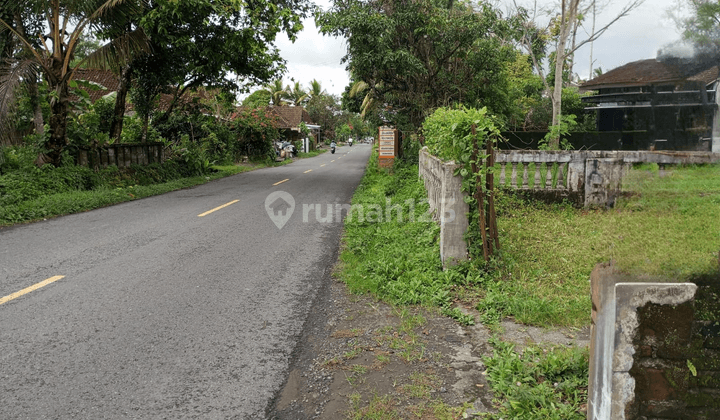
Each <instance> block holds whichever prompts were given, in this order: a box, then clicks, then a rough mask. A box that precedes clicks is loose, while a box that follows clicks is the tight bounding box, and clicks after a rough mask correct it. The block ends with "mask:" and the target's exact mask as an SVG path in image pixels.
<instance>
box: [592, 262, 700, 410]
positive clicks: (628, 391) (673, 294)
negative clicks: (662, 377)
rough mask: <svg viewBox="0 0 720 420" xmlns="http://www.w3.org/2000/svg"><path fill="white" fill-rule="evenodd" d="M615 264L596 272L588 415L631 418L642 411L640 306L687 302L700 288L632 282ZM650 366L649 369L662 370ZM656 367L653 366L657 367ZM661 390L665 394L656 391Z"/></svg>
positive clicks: (685, 284)
mask: <svg viewBox="0 0 720 420" xmlns="http://www.w3.org/2000/svg"><path fill="white" fill-rule="evenodd" d="M628 280H629V277H628V276H626V275H622V274H620V273H618V272H616V271H615V270H614V269H613V267H612V265H611V264H600V265H598V266H596V267H595V269H594V270H593V272H592V274H591V294H592V305H593V308H592V311H593V315H592V320H593V322H592V325H591V344H590V377H589V389H588V419H590V420H610V419H612V420H616V419H626V418H631V417H628V416H630V415H632V414H633V413H637V411H638V407H637V405H635V404H634V402H635V386H636V383H635V379H634V378H633V376H632V375H631V369H632V368H633V363H634V355H635V346H634V344H635V343H634V339H635V338H636V334H637V330H638V327H639V318H638V308H642V307H644V306H645V305H646V304H647V303H653V304H658V305H681V304H683V303H685V302H689V301H691V300H692V299H693V298H694V296H695V293H696V291H697V286H696V285H695V284H693V283H631V282H628ZM661 368H662V367H661V366H656V367H651V366H645V367H643V369H656V370H659V369H661ZM651 372H652V371H651ZM656 391H657V392H656V394H657V395H660V394H662V392H661V390H659V389H658V390H656Z"/></svg>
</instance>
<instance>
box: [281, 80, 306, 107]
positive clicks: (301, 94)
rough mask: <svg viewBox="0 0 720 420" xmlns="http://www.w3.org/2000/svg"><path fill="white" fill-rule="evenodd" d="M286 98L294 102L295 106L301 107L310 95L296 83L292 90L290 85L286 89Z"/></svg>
mask: <svg viewBox="0 0 720 420" xmlns="http://www.w3.org/2000/svg"><path fill="white" fill-rule="evenodd" d="M285 92H286V95H287V96H286V97H287V98H288V99H290V101H292V103H293V105H295V106H300V105H302V104H303V103H304V102H306V101H307V99H308V98H309V95H308V93H307V92H305V91H304V90H303V88H302V86H300V82H295V85H293V87H292V88H291V87H290V85H288V86H287V87H285Z"/></svg>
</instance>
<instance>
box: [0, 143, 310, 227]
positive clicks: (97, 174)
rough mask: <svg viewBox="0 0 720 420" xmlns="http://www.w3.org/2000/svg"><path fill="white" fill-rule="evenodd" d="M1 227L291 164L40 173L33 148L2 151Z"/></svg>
mask: <svg viewBox="0 0 720 420" xmlns="http://www.w3.org/2000/svg"><path fill="white" fill-rule="evenodd" d="M322 152H323V150H314V151H311V152H310V153H300V154H299V155H298V158H305V157H312V156H317V155H318V154H320V153H322ZM0 153H2V155H3V159H2V161H0V226H8V225H12V224H16V223H24V222H31V221H35V220H42V219H46V218H50V217H56V216H61V215H66V214H71V213H77V212H82V211H88V210H92V209H96V208H100V207H105V206H109V205H112V204H117V203H121V202H125V201H131V200H137V199H140V198H145V197H149V196H153V195H158V194H164V193H166V192H170V191H174V190H178V189H182V188H189V187H193V186H196V185H200V184H204V183H206V182H209V181H212V180H215V179H218V178H223V177H226V176H230V175H235V174H238V173H242V172H246V171H250V170H254V169H259V168H264V167H267V166H277V165H285V164H288V163H291V162H292V160H289V159H288V160H284V161H282V162H271V161H268V160H261V161H258V162H248V163H240V164H234V165H209V163H208V164H207V165H201V167H199V168H198V167H193V166H192V165H190V164H188V162H186V161H183V160H182V159H174V160H168V161H166V162H164V163H162V164H151V165H148V166H140V165H133V166H131V167H130V168H128V169H118V168H117V167H115V166H111V167H108V168H105V169H100V170H98V171H94V170H92V169H90V168H87V167H83V166H77V165H72V164H68V165H63V166H60V167H57V168H55V167H52V166H49V165H46V166H43V167H42V168H38V167H37V166H35V165H34V164H33V160H34V159H35V157H36V152H35V151H34V150H33V148H31V147H28V146H21V147H8V148H3V149H1V150H0Z"/></svg>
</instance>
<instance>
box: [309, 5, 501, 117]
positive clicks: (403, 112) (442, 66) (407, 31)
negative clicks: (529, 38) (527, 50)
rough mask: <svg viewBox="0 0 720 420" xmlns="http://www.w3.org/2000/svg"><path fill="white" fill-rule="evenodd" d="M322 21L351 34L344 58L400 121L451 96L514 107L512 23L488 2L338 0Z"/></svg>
mask: <svg viewBox="0 0 720 420" xmlns="http://www.w3.org/2000/svg"><path fill="white" fill-rule="evenodd" d="M316 23H317V25H318V27H319V28H320V30H321V31H322V32H323V33H325V34H330V35H335V36H342V37H345V38H346V39H347V54H346V55H345V57H344V58H343V62H345V63H347V68H348V70H350V72H351V74H353V76H354V77H355V78H356V81H358V82H363V83H364V84H365V85H366V86H367V93H366V94H365V95H366V97H367V101H368V102H370V101H371V100H373V101H376V102H378V103H379V104H382V106H381V107H380V108H381V109H382V112H383V117H384V118H385V119H386V120H387V121H390V122H392V123H394V124H395V125H398V126H402V127H404V128H407V129H411V130H414V129H417V128H419V127H420V124H421V123H422V121H423V119H424V118H425V115H426V112H427V111H428V110H430V109H433V108H436V107H438V106H442V105H447V104H452V103H467V104H470V105H472V106H481V105H488V106H489V107H490V108H491V109H492V110H493V111H495V112H497V113H503V114H504V113H505V112H507V111H508V109H509V104H508V103H507V98H506V95H505V94H504V93H505V89H506V88H507V81H506V79H505V74H504V71H503V70H504V68H505V62H506V61H507V60H508V59H509V58H510V57H511V56H512V47H511V46H510V45H509V44H506V43H504V41H503V35H504V34H505V33H506V32H507V30H508V27H507V25H506V24H505V22H504V21H502V20H501V19H500V17H499V16H498V14H497V12H496V11H495V10H494V9H493V8H491V7H490V6H489V5H488V4H486V3H484V2H483V3H481V4H480V5H479V6H478V7H477V8H476V9H473V8H472V7H471V6H470V5H469V4H466V3H454V2H448V1H446V0H412V1H404V0H372V1H361V0H348V1H339V0H338V1H336V2H335V6H334V8H333V9H331V10H330V11H327V12H322V13H319V14H317V15H316Z"/></svg>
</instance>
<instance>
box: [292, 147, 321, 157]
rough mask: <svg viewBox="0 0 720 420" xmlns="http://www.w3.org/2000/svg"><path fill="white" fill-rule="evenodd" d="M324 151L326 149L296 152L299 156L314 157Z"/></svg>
mask: <svg viewBox="0 0 720 420" xmlns="http://www.w3.org/2000/svg"><path fill="white" fill-rule="evenodd" d="M325 152H327V149H316V150H311V151H309V152H307V153H304V152H299V153H298V157H299V158H309V157H315V156H317V155H321V154H323V153H325Z"/></svg>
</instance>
